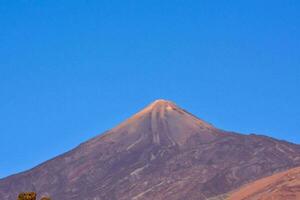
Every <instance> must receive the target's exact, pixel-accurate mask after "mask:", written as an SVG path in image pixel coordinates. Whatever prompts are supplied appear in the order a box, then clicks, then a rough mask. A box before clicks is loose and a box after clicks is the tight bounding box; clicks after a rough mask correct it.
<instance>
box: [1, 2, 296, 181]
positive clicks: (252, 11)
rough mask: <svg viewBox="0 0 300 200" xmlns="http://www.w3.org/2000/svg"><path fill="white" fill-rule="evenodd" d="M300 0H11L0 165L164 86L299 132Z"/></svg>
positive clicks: (279, 129)
mask: <svg viewBox="0 0 300 200" xmlns="http://www.w3.org/2000/svg"><path fill="white" fill-rule="evenodd" d="M299 10H300V1H299V0H280V1H279V0H265V1H262V0H251V1H237V0H236V1H233V0H224V1H222V0H221V1H220V0H218V1H214V0H201V1H199V0H194V1H189V0H172V1H170V0H168V1H164V0H151V1H143V0H136V1H132V0H128V1H127V0H119V1H116V0H101V1H99V0H95V1H93V0H82V1H78V0H72V1H52V0H45V1H37V0H20V1H11V0H2V1H1V2H0V141H1V145H0V177H5V176H8V175H10V174H13V173H16V172H20V171H22V170H25V169H29V168H31V167H33V166H35V165H37V164H39V163H41V162H42V161H45V160H47V159H49V158H52V157H53V156H56V155H59V154H61V153H63V152H65V151H67V150H70V149H71V148H73V147H75V146H76V145H78V144H79V143H81V142H83V141H85V140H87V139H89V138H91V137H93V136H95V135H97V134H100V133H102V132H103V131H105V130H107V129H110V128H112V127H114V126H115V125H117V124H118V123H119V122H121V121H123V120H124V119H126V118H127V117H129V116H131V115H132V114H133V113H135V112H136V111H138V110H140V109H141V108H143V107H144V106H146V105H147V104H148V103H150V102H152V101H153V100H155V99H157V98H164V99H169V100H172V101H174V102H175V103H177V104H178V105H180V106H181V107H183V108H185V109H187V110H189V111H190V112H192V113H194V114H195V115H197V116H199V117H201V118H203V119H205V120H206V121H209V122H211V123H213V124H214V125H215V126H217V127H219V128H223V129H226V130H234V131H237V132H242V133H259V134H266V135H269V136H272V137H276V138H280V139H285V140H288V141H292V142H295V143H300V123H299V122H300V106H299V102H300V94H299V93H300V89H299V87H300V12H299Z"/></svg>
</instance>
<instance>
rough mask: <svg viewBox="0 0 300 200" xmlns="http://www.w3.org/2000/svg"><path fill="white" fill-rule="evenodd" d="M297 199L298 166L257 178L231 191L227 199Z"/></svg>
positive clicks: (299, 186) (299, 183) (298, 197)
mask: <svg viewBox="0 0 300 200" xmlns="http://www.w3.org/2000/svg"><path fill="white" fill-rule="evenodd" d="M274 199H276V200H299V199H300V167H298V168H293V169H290V170H287V171H284V172H281V173H277V174H274V175H272V176H270V177H267V178H263V179H260V180H257V181H255V182H253V183H250V184H248V185H246V186H244V187H242V188H241V189H239V190H237V191H236V192H233V193H232V194H231V195H230V197H229V198H228V200H274Z"/></svg>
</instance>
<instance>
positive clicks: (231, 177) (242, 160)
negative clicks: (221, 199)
mask: <svg viewBox="0 0 300 200" xmlns="http://www.w3.org/2000/svg"><path fill="white" fill-rule="evenodd" d="M299 165H300V146H299V145H295V144H291V143H288V142H284V141H279V140H276V139H272V138H269V137H265V136H258V135H242V134H238V133H233V132H226V131H223V130H221V129H218V128H215V127H214V126H212V125H210V124H209V123H207V122H205V121H203V120H201V119H199V118H197V117H195V116H194V115H192V114H190V113H188V112H187V111H185V110H184V109H181V108H180V107H178V106H176V104H174V103H172V102H170V101H166V100H157V101H155V102H153V103H152V104H150V105H149V106H147V107H146V108H145V109H143V110H142V111H140V112H138V113H137V114H135V115H134V116H132V117H131V118H129V119H128V120H126V121H125V122H123V123H121V124H120V125H118V126H117V127H115V128H113V129H111V130H110V131H107V132H105V133H103V134H101V135H99V136H97V137H95V138H93V139H91V140H89V141H87V142H85V143H82V144H81V145H79V146H78V147H77V148H75V149H73V150H71V151H69V152H67V153H65V154H63V155H61V156H58V157H56V158H54V159H52V160H49V161H47V162H45V163H43V164H41V165H39V166H37V167H35V168H33V169H31V170H29V171H26V172H23V173H20V174H16V175H13V176H10V177H7V178H5V179H1V180H0V199H1V200H14V199H16V197H17V194H18V193H19V192H22V191H35V192H37V193H38V194H41V195H49V196H52V198H53V199H59V200H61V199H63V200H83V199H86V200H153V199H157V200H181V199H188V200H196V199H197V200H202V199H203V200H206V199H208V198H209V197H214V196H217V195H220V194H224V193H227V192H229V191H231V190H233V189H235V188H238V187H240V185H242V184H245V183H247V182H249V181H252V180H256V179H258V178H261V177H264V176H267V175H271V174H273V173H274V172H277V171H281V170H285V169H288V168H291V167H295V166H299Z"/></svg>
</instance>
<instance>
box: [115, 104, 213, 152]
mask: <svg viewBox="0 0 300 200" xmlns="http://www.w3.org/2000/svg"><path fill="white" fill-rule="evenodd" d="M111 132H112V133H113V134H116V135H117V134H118V133H119V134H127V135H128V137H134V140H135V141H133V144H131V145H130V148H131V147H133V146H134V145H137V144H138V143H140V142H142V141H143V140H147V141H148V142H150V141H151V142H152V143H153V144H156V145H184V144H185V143H186V142H187V140H188V139H190V138H191V137H193V136H195V135H198V136H199V137H201V140H202V141H203V142H208V141H210V140H213V139H214V138H215V137H216V136H217V135H219V134H217V133H218V132H217V131H216V128H214V127H213V126H212V125H210V124H208V123H206V122H204V121H202V120H200V119H198V118H196V117H195V116H193V115H191V114H189V113H188V112H186V111H184V110H183V109H181V108H180V107H178V106H177V105H176V104H174V103H172V102H171V101H166V100H156V101H154V102H153V103H151V104H150V105H149V106H147V107H146V108H144V109H143V110H142V111H140V112H138V113H137V114H135V115H134V116H133V117H131V118H130V119H128V120H126V121H125V122H124V123H122V124H121V125H119V126H117V127H116V128H114V129H112V131H111ZM136 138H138V139H136Z"/></svg>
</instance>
